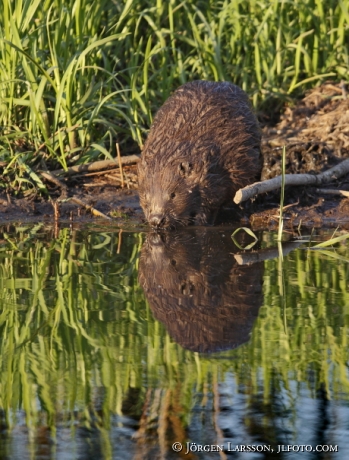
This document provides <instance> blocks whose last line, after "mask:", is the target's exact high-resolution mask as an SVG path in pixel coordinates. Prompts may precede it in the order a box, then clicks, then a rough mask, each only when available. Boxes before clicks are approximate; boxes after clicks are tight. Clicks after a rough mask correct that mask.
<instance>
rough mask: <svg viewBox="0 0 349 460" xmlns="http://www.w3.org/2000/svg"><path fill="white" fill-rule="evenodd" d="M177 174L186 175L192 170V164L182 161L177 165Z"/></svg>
mask: <svg viewBox="0 0 349 460" xmlns="http://www.w3.org/2000/svg"><path fill="white" fill-rule="evenodd" d="M178 170H179V174H180V175H181V176H183V177H188V176H190V174H191V173H192V172H193V164H192V163H189V162H188V161H183V162H182V163H179V165H178Z"/></svg>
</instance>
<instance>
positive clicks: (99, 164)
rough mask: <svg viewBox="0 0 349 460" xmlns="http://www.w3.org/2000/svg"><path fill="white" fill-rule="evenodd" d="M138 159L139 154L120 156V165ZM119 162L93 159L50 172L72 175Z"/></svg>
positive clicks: (115, 165)
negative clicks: (83, 163)
mask: <svg viewBox="0 0 349 460" xmlns="http://www.w3.org/2000/svg"><path fill="white" fill-rule="evenodd" d="M139 160H140V156H139V155H127V156H125V157H121V158H120V162H121V164H122V165H130V164H136V163H138V162H139ZM120 162H118V161H116V160H101V161H94V162H93V163H87V164H85V165H77V166H72V167H70V168H68V169H67V170H66V171H65V170H64V169H58V170H56V171H52V174H55V175H57V176H73V175H74V174H79V173H82V172H92V171H102V170H103V169H108V168H110V167H114V168H115V167H118V166H119V164H120Z"/></svg>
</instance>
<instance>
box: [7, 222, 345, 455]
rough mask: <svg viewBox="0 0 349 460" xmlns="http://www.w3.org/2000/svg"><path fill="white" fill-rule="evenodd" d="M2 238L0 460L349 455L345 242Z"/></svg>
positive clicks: (65, 232)
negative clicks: (317, 245) (316, 244)
mask: <svg viewBox="0 0 349 460" xmlns="http://www.w3.org/2000/svg"><path fill="white" fill-rule="evenodd" d="M0 230H1V231H0V459H20V460H24V459H51V458H52V459H64V460H65V459H123V460H127V459H177V458H185V459H195V458H198V459H211V458H212V459H215V458H217V459H219V458H227V459H228V458H237V459H245V458H246V459H263V458H268V459H269V458H270V459H272V458H279V459H282V458H287V459H292V458H294V459H296V458H300V457H301V458H304V459H313V458H317V459H318V458H320V459H327V458H341V459H342V458H346V457H347V455H348V454H349V441H348V439H349V378H348V355H349V353H348V347H349V345H348V342H349V336H348V331H349V294H348V285H349V270H348V262H349V246H348V243H347V240H343V241H341V242H338V243H336V244H335V245H334V246H329V247H325V248H322V249H318V250H309V249H308V246H309V244H308V243H306V242H297V243H293V242H289V243H286V244H284V245H283V248H282V250H283V252H284V256H283V258H280V257H279V255H280V252H281V249H280V248H279V249H278V247H277V244H276V242H275V236H274V235H271V234H270V233H266V234H260V235H258V238H259V241H258V243H257V244H256V245H255V246H254V247H253V248H252V249H249V250H243V249H239V247H238V246H236V245H235V243H234V242H233V240H232V238H231V233H232V232H231V230H229V229H212V228H210V229H189V230H186V231H183V232H178V233H171V234H167V235H162V236H160V235H154V234H149V235H148V236H147V235H146V234H137V233H126V232H122V231H120V230H118V229H113V228H110V229H108V228H104V229H103V231H101V229H93V228H92V229H91V228H90V229H81V230H72V229H69V228H63V229H61V230H60V231H59V232H57V231H53V230H52V229H50V228H47V227H44V226H42V225H38V226H36V227H17V228H15V227H6V228H1V229H0ZM329 236H330V235H327V234H326V233H323V234H320V235H312V239H313V240H325V239H328V238H329ZM237 239H238V245H240V246H243V247H245V246H246V245H248V244H249V243H251V241H252V239H251V237H249V236H247V235H244V234H243V232H241V233H240V234H239V236H238V237H237ZM311 244H314V243H311ZM175 443H180V445H181V447H180V446H179V444H175ZM175 449H181V450H180V451H179V452H175Z"/></svg>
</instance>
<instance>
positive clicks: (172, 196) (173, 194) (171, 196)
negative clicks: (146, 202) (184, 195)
mask: <svg viewBox="0 0 349 460" xmlns="http://www.w3.org/2000/svg"><path fill="white" fill-rule="evenodd" d="M175 196H176V194H175V193H174V192H172V193H171V195H170V198H171V199H172V200H173V198H174V197H175Z"/></svg>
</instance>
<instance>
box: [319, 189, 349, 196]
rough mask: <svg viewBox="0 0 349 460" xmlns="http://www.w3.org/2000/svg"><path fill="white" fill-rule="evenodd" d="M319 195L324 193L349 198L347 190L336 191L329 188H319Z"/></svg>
mask: <svg viewBox="0 0 349 460" xmlns="http://www.w3.org/2000/svg"><path fill="white" fill-rule="evenodd" d="M316 191H317V193H323V194H327V195H339V196H349V192H348V191H347V190H335V189H329V188H317V189H316Z"/></svg>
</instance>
